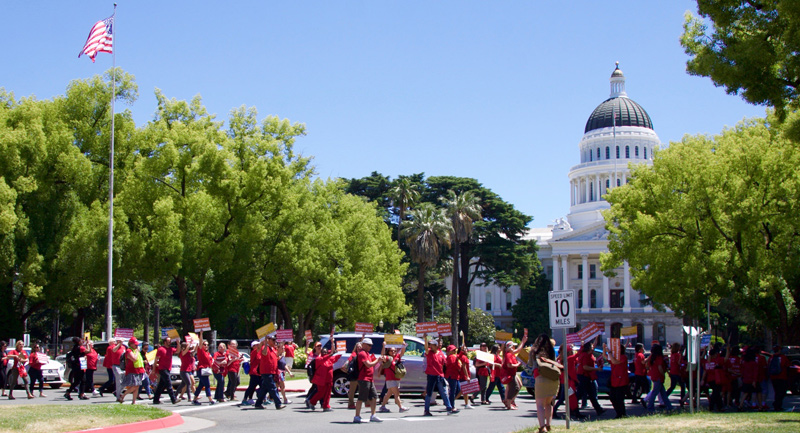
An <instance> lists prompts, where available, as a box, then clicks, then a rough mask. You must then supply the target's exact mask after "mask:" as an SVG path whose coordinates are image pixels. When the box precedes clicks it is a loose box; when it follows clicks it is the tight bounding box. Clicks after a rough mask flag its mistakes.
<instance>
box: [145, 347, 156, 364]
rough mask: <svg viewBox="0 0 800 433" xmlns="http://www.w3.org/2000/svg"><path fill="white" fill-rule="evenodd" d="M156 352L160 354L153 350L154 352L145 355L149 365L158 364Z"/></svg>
mask: <svg viewBox="0 0 800 433" xmlns="http://www.w3.org/2000/svg"><path fill="white" fill-rule="evenodd" d="M156 352H158V350H157V349H153V350H151V351H149V352H147V354H145V358H146V359H147V363H148V364H152V363H154V362H156Z"/></svg>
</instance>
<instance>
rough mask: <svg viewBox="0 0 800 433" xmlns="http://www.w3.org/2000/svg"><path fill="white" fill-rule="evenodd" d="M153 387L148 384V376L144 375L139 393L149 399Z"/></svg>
mask: <svg viewBox="0 0 800 433" xmlns="http://www.w3.org/2000/svg"><path fill="white" fill-rule="evenodd" d="M152 388H153V385H152V382H150V376H148V375H146V374H145V375H144V379H142V386H140V387H139V393H140V394H141V393H142V392H144V393H145V394H147V397H150V396H151V395H152V394H153V389H152Z"/></svg>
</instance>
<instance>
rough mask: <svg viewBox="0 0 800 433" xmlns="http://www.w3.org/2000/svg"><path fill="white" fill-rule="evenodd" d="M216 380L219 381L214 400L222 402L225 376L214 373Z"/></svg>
mask: <svg viewBox="0 0 800 433" xmlns="http://www.w3.org/2000/svg"><path fill="white" fill-rule="evenodd" d="M214 379H217V390H216V391H214V400H222V399H223V398H225V397H224V395H223V394H224V393H225V375H224V374H217V373H214Z"/></svg>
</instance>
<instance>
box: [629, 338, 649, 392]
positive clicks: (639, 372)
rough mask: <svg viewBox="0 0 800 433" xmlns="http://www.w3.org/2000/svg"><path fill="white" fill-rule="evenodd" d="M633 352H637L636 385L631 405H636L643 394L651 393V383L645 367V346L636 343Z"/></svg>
mask: <svg viewBox="0 0 800 433" xmlns="http://www.w3.org/2000/svg"><path fill="white" fill-rule="evenodd" d="M633 350H634V352H635V354H634V356H633V379H634V380H635V381H636V383H635V387H634V390H633V400H631V404H636V403H638V402H639V398H640V397H641V396H642V394H644V393H648V392H650V381H649V380H648V379H647V368H646V367H645V365H644V361H645V356H644V344H642V343H636V346H634V349H633Z"/></svg>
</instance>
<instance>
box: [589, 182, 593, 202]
mask: <svg viewBox="0 0 800 433" xmlns="http://www.w3.org/2000/svg"><path fill="white" fill-rule="evenodd" d="M589 201H594V182H592V183H590V184H589Z"/></svg>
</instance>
